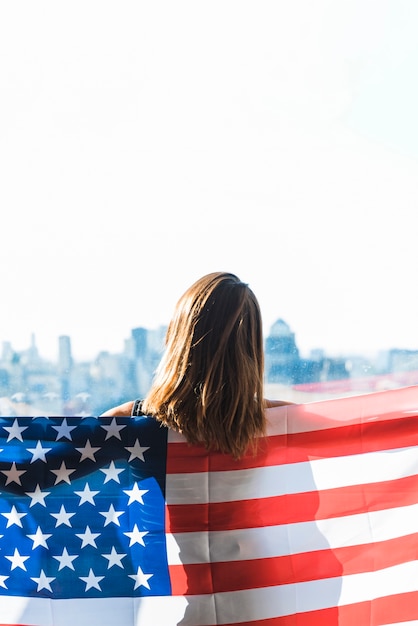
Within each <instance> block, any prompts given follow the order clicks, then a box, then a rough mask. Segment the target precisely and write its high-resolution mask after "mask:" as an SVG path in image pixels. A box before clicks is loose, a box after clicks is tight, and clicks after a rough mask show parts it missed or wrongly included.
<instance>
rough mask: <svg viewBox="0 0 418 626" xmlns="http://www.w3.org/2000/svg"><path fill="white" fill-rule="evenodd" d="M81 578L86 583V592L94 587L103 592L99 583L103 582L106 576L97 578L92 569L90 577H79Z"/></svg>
mask: <svg viewBox="0 0 418 626" xmlns="http://www.w3.org/2000/svg"><path fill="white" fill-rule="evenodd" d="M79 578H80V580H84V582H85V583H86V588H85V590H84V591H88V590H89V589H91V588H92V587H94V588H95V589H98V590H99V591H101V588H100V585H99V583H100V581H101V580H103V578H104V576H95V575H94V572H93V570H92V569H90V571H89V575H88V576H79Z"/></svg>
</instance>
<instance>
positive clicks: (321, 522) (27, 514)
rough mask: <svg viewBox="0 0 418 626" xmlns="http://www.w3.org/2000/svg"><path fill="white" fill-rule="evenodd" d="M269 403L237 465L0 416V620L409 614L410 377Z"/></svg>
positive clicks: (151, 428) (126, 623)
mask: <svg viewBox="0 0 418 626" xmlns="http://www.w3.org/2000/svg"><path fill="white" fill-rule="evenodd" d="M267 414H268V420H269V427H268V433H267V436H266V437H265V438H263V439H261V440H260V442H259V446H258V451H257V454H256V455H255V456H254V455H251V454H249V455H247V456H246V457H244V458H243V459H241V460H240V461H234V460H232V459H231V458H229V457H228V456H225V455H221V454H218V453H208V452H206V451H205V450H204V448H203V447H200V446H189V445H188V444H187V443H186V442H185V441H184V439H183V438H182V436H181V435H179V434H176V433H174V432H172V431H167V430H166V429H165V428H162V427H160V426H159V425H158V424H157V423H156V422H155V421H154V420H153V419H151V418H148V417H143V416H142V417H134V418H108V417H100V418H95V417H88V418H79V417H74V418H61V417H36V418H28V417H21V418H20V417H18V418H0V437H1V440H0V449H1V452H0V624H2V625H3V624H13V625H15V624H20V625H22V624H24V625H29V626H70V625H71V626H74V624H76V625H77V626H91V625H92V624H100V625H101V626H116V625H117V626H120V625H123V626H174V625H180V626H187V625H188V626H215V625H217V626H220V625H222V626H232V625H235V626H337V625H338V626H352V625H353V624H355V625H356V626H381V625H382V626H383V625H386V626H389V625H390V626H394V625H395V624H396V625H402V626H407V625H408V626H411V625H412V624H415V625H417V624H418V388H417V387H411V388H405V389H400V390H395V391H388V392H380V393H372V394H369V395H364V396H357V397H351V398H344V399H339V400H329V401H325V402H318V403H310V404H305V405H298V406H288V407H281V408H276V409H269V410H268V411H267Z"/></svg>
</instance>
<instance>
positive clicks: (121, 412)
mask: <svg viewBox="0 0 418 626" xmlns="http://www.w3.org/2000/svg"><path fill="white" fill-rule="evenodd" d="M133 405H134V401H133V400H132V401H130V402H125V403H124V404H120V405H119V406H115V407H113V409H109V410H108V411H105V413H102V414H101V416H100V417H130V416H131V415H132V407H133Z"/></svg>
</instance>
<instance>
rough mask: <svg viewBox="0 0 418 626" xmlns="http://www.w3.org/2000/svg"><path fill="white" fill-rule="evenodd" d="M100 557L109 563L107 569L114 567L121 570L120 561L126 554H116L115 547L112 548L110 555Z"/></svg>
mask: <svg viewBox="0 0 418 626" xmlns="http://www.w3.org/2000/svg"><path fill="white" fill-rule="evenodd" d="M102 556H104V558H105V559H107V560H108V561H109V563H108V566H107V569H110V568H111V567H113V566H114V565H117V566H118V567H121V568H122V569H123V565H122V559H123V558H125V556H126V554H118V553H117V552H116V550H115V546H113V547H112V551H111V553H110V554H103V555H102Z"/></svg>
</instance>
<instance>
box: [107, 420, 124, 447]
mask: <svg viewBox="0 0 418 626" xmlns="http://www.w3.org/2000/svg"><path fill="white" fill-rule="evenodd" d="M101 428H104V430H106V431H107V434H106V439H110V437H116V439H120V438H121V437H120V432H119V431H121V430H123V429H124V428H126V424H122V425H118V423H117V421H116V418H115V417H114V418H113V419H112V421H111V423H110V425H109V426H101ZM106 439H105V441H106Z"/></svg>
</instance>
